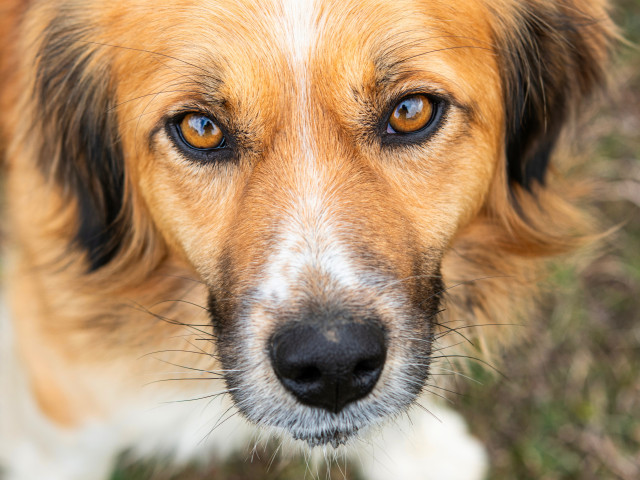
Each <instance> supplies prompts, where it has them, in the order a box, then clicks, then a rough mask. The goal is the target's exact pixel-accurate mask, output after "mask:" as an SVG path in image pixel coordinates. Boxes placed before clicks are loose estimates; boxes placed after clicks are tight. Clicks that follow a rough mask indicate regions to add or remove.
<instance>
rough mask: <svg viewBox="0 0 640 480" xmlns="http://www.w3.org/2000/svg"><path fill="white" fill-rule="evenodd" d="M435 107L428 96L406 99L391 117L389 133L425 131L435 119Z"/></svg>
mask: <svg viewBox="0 0 640 480" xmlns="http://www.w3.org/2000/svg"><path fill="white" fill-rule="evenodd" d="M433 112H434V105H433V102H431V100H429V98H428V97H427V96H426V95H412V96H410V97H406V98H404V99H403V100H401V101H400V103H398V105H396V108H395V109H394V110H393V113H392V114H391V116H390V117H389V126H388V127H387V132H388V133H412V132H417V131H418V130H421V129H423V128H424V127H426V126H427V125H428V124H429V123H431V119H432V117H433Z"/></svg>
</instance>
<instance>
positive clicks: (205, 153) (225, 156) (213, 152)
mask: <svg viewBox="0 0 640 480" xmlns="http://www.w3.org/2000/svg"><path fill="white" fill-rule="evenodd" d="M190 114H195V115H202V116H204V117H207V118H209V119H210V120H211V121H212V122H213V123H215V124H216V125H217V126H218V128H219V129H220V131H221V132H222V142H221V143H220V145H217V146H215V147H212V148H198V147H195V146H193V145H191V144H190V143H189V142H188V141H187V140H186V139H185V138H184V135H183V133H182V129H181V128H180V124H181V123H182V121H183V120H184V118H185V117H186V116H187V115H190ZM165 131H166V132H167V135H168V136H169V138H170V139H171V140H172V142H173V144H174V145H175V146H176V147H177V148H178V150H179V151H180V153H182V154H183V155H184V156H185V157H186V158H187V159H188V160H195V161H198V162H202V163H208V162H219V161H226V160H231V159H232V157H233V150H234V148H233V147H234V142H233V137H232V136H230V135H229V133H228V130H227V129H226V128H225V126H224V125H223V124H222V123H221V122H219V121H218V120H217V119H216V117H215V116H213V115H211V114H210V113H208V112H203V111H201V110H185V111H182V112H180V113H178V114H176V115H173V116H172V117H170V118H169V119H168V120H167V122H166V123H165Z"/></svg>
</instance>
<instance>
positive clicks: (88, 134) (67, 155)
mask: <svg viewBox="0 0 640 480" xmlns="http://www.w3.org/2000/svg"><path fill="white" fill-rule="evenodd" d="M86 29H87V27H83V26H80V25H74V24H73V22H72V20H70V18H69V17H62V15H61V16H60V17H59V18H56V19H55V20H54V21H53V22H51V24H50V25H49V26H48V28H47V29H46V31H45V33H44V37H43V41H42V44H41V48H40V50H39V54H38V67H37V77H36V91H35V98H36V102H37V104H36V108H37V109H38V110H37V113H36V115H35V117H36V118H37V120H36V122H38V125H37V126H36V128H35V131H37V132H42V140H41V141H42V144H41V145H40V151H39V158H38V161H39V166H40V168H41V170H42V171H43V172H44V174H45V175H47V177H49V178H53V179H54V180H55V181H56V182H57V183H58V184H59V185H60V186H61V187H62V189H63V191H64V193H65V194H68V195H69V196H70V197H74V198H75V199H76V200H77V202H78V229H77V232H76V235H75V241H76V243H77V245H78V246H80V247H82V248H84V249H85V250H86V251H87V254H88V259H89V262H90V270H91V271H93V270H96V269H98V268H100V267H102V266H104V265H105V264H107V263H108V262H109V261H110V260H111V259H112V258H113V257H114V255H115V254H116V253H117V251H118V248H119V246H120V244H121V241H122V236H123V230H122V228H121V226H120V222H119V219H120V218H121V216H122V215H123V211H122V210H123V204H124V161H123V152H122V148H121V145H120V141H119V135H118V124H117V119H116V114H115V110H114V109H113V107H114V100H113V98H114V96H113V94H112V91H111V90H110V85H109V79H110V76H109V66H108V65H105V64H104V62H101V61H99V60H98V59H97V58H96V57H97V55H96V48H97V47H96V46H95V45H94V44H91V43H89V42H87V41H85V40H84V38H83V37H84V36H85V34H86V33H87V32H86Z"/></svg>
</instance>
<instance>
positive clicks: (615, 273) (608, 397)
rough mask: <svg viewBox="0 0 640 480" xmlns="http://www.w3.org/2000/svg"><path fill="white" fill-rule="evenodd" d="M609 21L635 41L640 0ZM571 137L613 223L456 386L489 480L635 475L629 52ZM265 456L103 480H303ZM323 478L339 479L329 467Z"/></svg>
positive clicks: (634, 51)
mask: <svg viewBox="0 0 640 480" xmlns="http://www.w3.org/2000/svg"><path fill="white" fill-rule="evenodd" d="M613 14H614V18H615V20H616V22H617V24H618V25H619V26H620V27H621V29H622V31H623V34H624V35H625V37H626V39H628V40H629V41H630V42H632V43H633V44H634V45H640V0H618V1H617V2H616V7H615V11H614V12H613ZM579 140H580V149H579V150H580V151H583V152H588V156H585V161H584V162H580V165H578V166H575V167H574V168H572V169H571V170H572V171H571V174H572V175H576V177H578V178H581V177H585V178H596V179H602V180H604V182H602V185H600V186H599V187H598V189H597V195H596V197H597V198H595V206H596V207H597V209H598V210H599V211H600V213H601V216H602V217H603V218H604V219H605V221H606V222H607V224H608V225H609V226H613V225H622V228H621V229H620V230H619V231H618V232H617V233H615V234H613V235H612V236H610V237H609V238H607V239H606V240H605V242H604V245H603V246H601V248H600V249H599V251H598V253H597V254H595V253H594V254H591V255H590V256H589V259H588V260H583V261H575V262H573V263H571V262H570V263H569V264H567V262H565V261H563V262H557V263H555V264H554V265H553V266H552V275H551V278H550V279H549V281H548V282H547V283H546V285H545V294H544V296H543V301H542V302H541V303H542V305H543V312H542V313H543V314H542V315H540V316H539V317H537V319H536V320H535V321H534V322H531V323H530V324H529V325H528V326H527V335H526V336H527V340H526V341H525V342H524V343H523V344H521V345H518V347H517V348H513V349H512V350H511V351H508V352H506V353H505V355H504V361H503V363H502V366H501V367H500V369H501V371H502V372H504V373H505V375H506V376H507V378H502V377H498V378H497V377H496V376H495V375H491V374H490V373H489V372H487V371H485V370H483V369H482V368H480V367H478V366H474V367H473V368H472V372H473V375H474V377H475V378H476V379H477V380H479V382H480V383H474V382H466V383H463V382H459V383H458V384H457V386H456V389H457V391H459V392H460V393H461V394H462V395H460V396H458V397H456V398H455V399H454V402H455V408H456V409H458V410H459V411H461V412H462V414H463V415H464V416H465V417H466V418H467V420H468V422H469V424H470V428H471V429H472V431H473V432H474V434H475V435H477V436H478V437H479V438H480V439H481V440H482V441H483V442H484V444H485V445H486V447H487V448H488V450H489V454H490V457H491V463H492V467H491V471H490V473H489V477H488V478H489V479H491V480H502V479H505V480H506V479H520V480H527V479H532V480H533V479H536V480H556V479H563V480H564V479H566V480H569V479H576V480H577V479H580V480H589V479H599V480H603V479H622V480H638V479H640V161H639V160H638V159H639V158H640V51H639V50H638V48H637V47H633V46H626V47H624V46H623V47H621V48H620V49H619V54H618V56H617V60H616V62H615V65H614V67H613V74H612V88H611V93H610V95H609V97H608V98H607V99H606V100H605V101H604V102H602V106H601V107H600V109H599V110H598V112H597V114H595V115H594V116H593V118H592V119H591V120H590V121H589V122H588V123H586V124H585V125H583V126H582V127H581V131H580V136H579ZM270 460H271V455H270V454H269V453H268V452H267V453H265V454H263V455H261V458H260V459H254V461H253V462H249V461H246V454H243V455H241V456H238V457H237V458H235V459H232V460H230V461H229V462H227V463H226V464H224V465H218V466H217V467H214V468H215V469H214V470H201V469H199V468H197V467H193V468H191V469H187V470H185V471H184V472H181V473H180V474H168V473H164V469H163V468H162V467H161V466H160V465H159V464H155V465H148V464H146V465H141V464H137V465H125V464H124V463H123V464H122V465H121V467H120V468H119V469H118V470H117V471H116V472H115V473H114V476H113V478H112V480H169V479H171V480H196V479H197V480H201V479H203V478H212V479H213V478H215V479H216V480H258V479H260V480H263V479H280V480H294V479H295V480H300V479H302V478H305V471H306V467H305V465H304V463H303V462H297V461H291V462H279V461H275V462H274V464H273V465H271V466H270V465H269V464H270ZM323 477H325V475H324V474H323V475H322V477H321V478H323ZM306 478H311V476H310V475H309V473H308V472H307V473H306ZM327 478H334V479H342V478H345V477H344V475H343V473H342V472H341V471H340V470H339V469H337V468H336V469H335V471H332V472H330V476H328V475H327ZM347 478H350V479H356V478H357V474H355V473H352V472H349V473H348V475H347ZM443 480H446V479H443Z"/></svg>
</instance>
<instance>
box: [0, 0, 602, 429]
mask: <svg viewBox="0 0 640 480" xmlns="http://www.w3.org/2000/svg"><path fill="white" fill-rule="evenodd" d="M200 3H201V2H190V1H187V0H179V1H176V0H172V1H171V2H166V3H165V2H160V3H158V2H154V4H153V7H151V8H147V7H141V6H140V7H138V6H134V5H133V4H125V5H123V4H122V3H118V2H116V3H109V2H87V6H86V7H85V6H84V5H83V7H82V8H77V5H76V2H74V1H66V0H65V1H62V0H61V1H56V2H49V1H47V2H18V1H11V2H8V3H7V2H6V1H5V4H7V6H5V7H3V8H5V9H6V10H7V12H8V13H7V14H3V15H0V32H1V34H2V35H3V37H2V39H1V40H2V42H0V45H2V49H3V51H2V56H1V57H0V58H1V59H2V66H1V68H0V72H1V76H0V81H1V82H2V88H1V89H0V105H2V116H1V118H0V120H1V122H2V124H1V125H2V130H1V137H0V138H2V139H3V142H4V147H5V148H4V151H5V162H6V165H7V172H6V178H7V188H6V198H7V216H6V220H5V225H6V227H5V230H6V231H7V233H8V235H9V237H10V238H9V240H8V246H7V256H8V266H7V274H6V277H7V279H8V280H7V286H8V290H9V299H10V303H11V306H12V309H13V315H14V318H15V319H16V320H17V321H15V322H14V325H15V329H16V332H17V342H18V346H19V351H20V354H21V357H22V359H23V361H24V362H25V364H26V365H27V368H28V371H29V373H30V375H31V378H30V380H31V383H32V385H33V389H34V391H35V393H36V395H37V398H38V399H39V402H40V405H41V408H42V409H43V411H44V412H45V413H46V414H47V415H48V416H49V417H51V418H52V419H54V420H55V421H57V422H59V423H61V424H64V425H79V424H81V423H82V422H84V421H85V420H87V419H91V418H96V417H100V416H103V415H106V414H107V413H108V412H109V411H112V410H113V409H115V408H116V406H117V405H118V404H120V403H121V402H123V401H125V398H126V396H127V395H128V393H127V392H129V391H130V389H131V385H132V384H135V383H136V379H138V378H139V376H140V375H141V374H142V372H144V373H145V374H146V373H148V372H150V371H151V372H152V371H154V370H159V369H160V370H162V368H163V367H164V366H163V365H159V364H158V362H157V361H155V360H154V359H153V358H152V357H149V356H147V357H145V355H146V354H148V353H149V352H154V351H161V350H180V349H187V350H189V349H191V350H192V349H193V348H192V347H191V345H190V343H189V342H190V341H189V338H186V339H185V337H181V335H184V333H185V329H184V327H183V325H182V324H183V323H186V324H193V325H198V327H196V328H197V329H198V330H199V331H200V332H201V333H202V334H209V335H213V326H212V325H211V322H210V320H209V318H208V316H207V314H206V312H205V311H203V310H202V309H200V308H198V307H197V306H194V305H191V304H189V303H186V302H193V304H196V305H201V306H204V305H206V295H207V290H210V291H212V292H213V293H214V295H215V298H217V299H220V300H219V301H218V303H217V304H216V305H212V306H211V308H212V309H213V310H215V309H217V310H216V312H217V313H218V314H219V316H220V318H221V319H224V318H227V317H229V316H232V315H233V312H234V309H235V308H237V306H238V304H239V302H240V300H241V299H242V298H243V295H245V294H246V292H248V291H249V290H250V289H251V288H252V287H253V286H254V285H255V284H256V282H259V281H260V280H259V278H258V276H259V272H260V271H261V268H262V267H263V266H264V262H266V260H267V258H268V257H269V253H270V251H271V250H272V249H273V248H274V246H275V242H277V238H276V237H275V236H274V234H273V231H274V230H273V226H274V225H277V223H278V221H279V218H280V217H281V215H282V213H283V212H285V211H288V210H289V209H291V207H292V205H293V204H295V202H296V198H298V197H299V196H300V195H303V194H304V192H305V189H306V188H307V186H308V183H309V180H308V179H309V177H310V175H311V174H310V172H309V171H305V170H304V167H303V166H300V165H298V164H296V162H295V161H294V159H295V158H296V156H297V155H300V153H301V151H302V148H303V147H302V144H301V143H300V142H301V140H300V138H298V136H297V133H296V132H298V128H299V126H300V125H301V124H302V122H304V121H305V120H304V118H303V117H305V118H306V116H308V117H309V118H313V119H314V123H313V124H312V126H311V132H312V135H313V138H314V141H315V142H316V143H315V146H314V148H315V149H316V154H317V155H318V158H320V162H319V164H318V166H317V170H316V171H314V172H313V175H315V181H316V182H317V184H318V185H320V187H319V192H320V194H321V195H322V196H323V197H324V198H325V199H326V202H327V204H326V209H327V211H328V212H330V214H331V215H334V216H338V217H341V218H346V219H347V220H345V221H346V222H347V223H348V225H349V227H350V230H341V231H340V232H339V234H340V235H342V237H343V238H344V239H345V241H347V242H350V244H351V245H352V246H353V248H354V251H355V252H356V254H357V255H359V257H360V258H364V259H365V260H363V262H364V264H366V265H367V266H368V267H370V268H374V269H377V270H379V271H384V272H390V274H391V275H392V276H393V277H395V278H398V279H407V280H406V282H405V283H406V284H407V285H406V289H407V291H409V292H412V295H419V294H423V295H424V294H425V292H426V293H429V292H430V293H429V294H435V293H437V292H435V291H432V290H433V289H435V288H436V286H435V284H430V285H429V286H426V287H425V286H424V285H421V282H420V281H418V280H416V279H415V278H417V277H416V276H421V275H422V276H433V275H438V268H439V266H440V264H441V273H442V278H443V279H444V285H445V286H446V287H453V285H456V284H459V283H462V284H461V285H460V286H456V287H455V288H450V289H449V290H447V292H446V298H445V301H446V304H445V306H446V311H445V312H443V313H442V314H441V315H440V317H439V318H438V324H439V325H441V326H439V327H437V330H436V332H437V333H445V332H446V331H447V329H449V328H458V327H461V326H470V327H472V326H474V325H484V324H500V323H503V324H504V323H518V322H519V321H520V319H521V318H522V316H524V315H527V314H528V312H529V311H530V309H531V302H530V300H531V298H532V297H533V296H534V284H535V282H536V281H537V280H538V278H539V273H538V272H539V268H540V267H541V265H542V263H541V262H542V261H543V260H544V258H547V257H549V256H552V255H556V254H557V253H560V252H564V251H566V250H569V249H571V248H573V247H574V246H576V245H577V243H578V241H579V240H578V235H579V233H581V230H580V229H581V228H582V224H583V218H582V216H581V214H580V213H579V212H578V211H577V210H575V209H573V207H571V206H570V203H567V197H569V200H570V194H568V193H567V192H568V190H567V189H566V188H565V186H562V187H560V188H558V187H557V185H558V184H559V183H558V182H557V181H556V179H553V178H547V174H546V173H545V172H547V163H548V161H549V156H550V154H551V152H552V150H553V146H554V144H555V141H556V139H557V137H558V135H559V132H560V130H561V127H562V125H563V124H564V123H565V121H566V120H568V119H569V117H570V116H571V115H573V113H574V112H576V111H577V110H578V109H579V108H580V106H581V104H582V103H583V102H584V101H585V99H586V97H587V96H588V95H589V94H590V93H591V92H592V91H593V90H594V89H595V88H597V86H598V85H599V84H601V83H602V80H603V76H604V75H603V69H604V65H605V62H606V58H607V43H608V40H609V38H610V37H611V36H612V27H611V24H610V22H609V20H608V18H607V14H606V10H605V5H604V4H603V2H601V1H586V0H585V1H579V0H563V1H558V2H553V1H548V0H535V1H527V2H516V1H514V0H500V1H493V2H482V1H473V2H471V1H470V2H461V3H459V4H457V5H456V6H455V8H454V7H451V6H450V2H444V1H424V2H421V1H411V2H402V3H407V6H406V9H404V11H405V12H406V11H415V12H429V15H428V16H427V15H424V16H420V15H418V14H416V15H414V16H411V15H401V14H400V13H398V12H402V11H403V9H402V8H400V7H399V6H398V5H397V4H398V2H391V3H392V5H390V4H385V3H384V2H380V5H376V6H375V7H373V8H371V10H372V11H376V15H372V16H370V17H366V18H364V17H361V16H358V12H359V11H360V9H363V8H364V6H363V4H364V5H365V6H368V5H367V4H373V3H378V2H368V1H358V2H355V1H354V2H347V3H345V4H343V3H342V2H339V3H340V5H339V6H335V5H333V6H332V5H329V4H327V5H326V7H324V10H323V11H322V12H321V13H320V14H319V22H320V23H322V22H327V23H328V24H329V26H328V27H327V28H330V29H331V30H332V31H334V32H336V34H335V35H331V36H330V37H329V38H326V39H324V40H322V39H321V41H320V43H319V44H318V45H316V46H315V47H316V49H317V52H318V53H317V54H316V56H314V58H313V63H312V66H311V68H310V69H309V72H308V75H309V78H310V82H311V85H312V86H313V87H312V89H311V95H312V96H311V98H308V103H307V105H306V107H305V110H304V111H298V110H295V109H293V108H292V107H291V106H292V105H294V104H295V102H296V98H297V97H296V95H298V94H299V92H298V91H297V90H296V89H297V88H298V87H297V86H296V78H297V77H296V75H297V73H296V71H295V68H296V66H295V65H291V64H287V62H286V61H285V57H284V56H281V55H280V53H279V52H276V51H273V50H271V51H270V50H269V49H270V48H271V49H272V48H274V47H273V45H280V46H282V45H281V44H280V43H279V38H278V35H279V32H278V31H274V30H273V29H271V25H272V24H273V22H274V21H275V20H274V19H275V18H276V17H277V15H274V17H273V18H270V17H269V15H264V14H263V13H262V10H261V8H260V7H259V6H258V4H257V3H256V4H254V2H242V3H241V4H240V5H239V6H227V7H225V8H226V10H224V11H221V10H220V9H214V8H209V9H207V7H204V6H199V4H200ZM347 4H348V5H347ZM274 8H275V7H274ZM25 10H26V14H24V13H23V11H25ZM203 10H206V12H204V11H203ZM344 12H346V13H344ZM203 15H205V16H206V18H207V21H206V27H204V26H202V22H201V21H200V20H198V21H194V19H196V18H201V17H202V16H203ZM452 18H455V22H452V21H450V19H452ZM350 25H351V26H350ZM353 25H357V26H358V28H362V29H363V32H365V33H363V32H361V31H358V30H357V28H356V27H354V26H353ZM426 31H429V32H430V33H429V34H425V32H426ZM159 32H160V33H159ZM224 32H235V33H234V35H231V34H229V35H225V34H224ZM377 32H383V33H381V35H376V33H377ZM398 39H402V41H399V40H398ZM285 47H286V46H283V47H282V48H285ZM247 51H248V52H253V55H249V54H247V53H246V52H247ZM372 52H373V53H372ZM371 55H373V58H375V59H376V60H373V61H372V56H371ZM258 58H264V59H268V61H267V60H265V61H262V60H261V61H258V60H256V59H258ZM398 64H400V65H401V67H400V68H398ZM238 79H241V80H238ZM425 84H427V85H429V86H430V88H437V89H439V90H441V91H443V92H451V91H453V92H455V96H456V97H455V101H456V102H458V104H459V105H460V108H456V109H452V110H451V111H450V113H449V114H448V119H447V122H448V123H447V125H448V128H447V129H446V130H445V131H443V132H441V134H439V135H438V136H437V137H434V138H435V139H434V141H433V142H432V143H431V144H429V146H428V147H426V148H423V149H422V150H420V152H419V154H418V156H419V157H420V158H426V159H428V161H427V160H425V161H417V160H416V159H415V156H416V154H415V151H416V150H415V149H413V150H408V149H402V148H389V149H385V148H382V147H381V145H380V144H379V143H376V141H372V140H371V138H372V133H371V128H372V127H371V128H370V127H369V126H368V125H370V123H371V119H372V112H373V113H374V114H375V115H377V114H378V113H379V112H380V111H381V108H382V107H383V106H384V105H387V104H389V102H391V101H392V100H393V98H395V97H396V96H398V95H400V96H401V95H402V93H403V92H404V91H410V90H412V89H420V88H422V86H423V85H425ZM241 86H242V87H243V88H240V87H241ZM434 86H436V87H434ZM479 92H481V94H480V93H479ZM180 104H188V105H197V106H198V108H208V109H212V110H214V112H215V114H216V117H217V118H218V119H219V120H221V121H223V122H224V123H225V124H226V125H229V126H230V127H229V128H232V129H233V131H234V132H235V138H236V139H237V142H238V148H241V149H242V151H243V154H242V156H241V158H239V159H234V160H232V161H229V162H227V163H221V164H219V165H213V166H211V165H208V166H203V165H201V164H197V163H190V162H188V161H185V160H184V159H183V158H180V157H179V155H177V154H176V153H175V150H174V149H172V147H171V145H170V142H169V141H168V140H167V138H166V136H163V134H162V132H160V133H158V132H159V130H158V128H159V127H158V125H159V124H160V123H161V121H162V118H163V117H164V116H166V115H168V114H169V112H172V111H175V109H176V105H180ZM351 112H358V115H356V116H353V115H351ZM367 128H369V130H367ZM282 132H290V134H289V135H283V134H282ZM214 199H215V200H214ZM316 220H317V219H315V218H309V219H307V220H306V221H308V222H309V223H310V224H312V223H313V222H315V221H316ZM352 232H357V234H358V236H357V239H354V238H352V237H353V233H352ZM424 252H428V253H427V254H426V255H427V257H428V258H427V259H426V260H423V259H421V260H420V262H418V263H419V267H416V265H417V260H416V259H417V258H418V257H420V256H421V255H423V254H424ZM416 268H417V269H416ZM311 277H312V276H310V280H309V283H308V284H307V285H304V286H300V289H301V290H304V291H305V293H304V295H307V294H308V292H316V293H317V295H316V298H320V297H322V295H325V294H326V292H327V288H328V287H327V282H330V279H326V278H323V277H322V276H319V277H317V278H314V279H313V280H311ZM422 288H426V290H424V289H423V290H421V289H422ZM429 289H432V290H429ZM301 295H302V293H301ZM169 300H180V301H181V302H180V303H178V302H171V301H169ZM325 300H326V299H325ZM329 300H331V299H329ZM329 300H327V301H329ZM182 301H184V302H182ZM358 301H363V302H365V303H366V301H367V299H366V298H365V299H364V300H358ZM221 321H222V320H221ZM272 321H273V320H272ZM267 323H268V322H267ZM442 325H445V326H444V327H442ZM269 328H271V327H268V325H265V327H264V331H265V335H267V334H268V332H269V331H270V330H269ZM511 331H512V330H510V329H505V328H497V327H496V328H479V329H478V331H477V332H474V333H475V334H477V335H478V336H480V337H481V338H482V340H481V341H482V342H483V345H484V344H487V345H489V344H491V343H493V342H494V340H496V339H502V340H504V341H508V337H509V335H510V333H511ZM192 333H195V334H197V332H192ZM167 358H169V361H173V362H175V363H176V364H179V365H189V366H190V367H193V368H206V369H210V368H214V367H215V365H217V364H218V361H217V359H216V357H215V355H213V356H211V357H208V356H197V355H189V354H186V353H179V352H176V353H171V354H169V357H167ZM132 379H134V380H132ZM152 388H154V387H152ZM155 388H158V389H163V388H187V387H186V386H185V385H182V384H181V385H179V386H178V387H176V386H174V385H171V386H170V385H165V384H162V385H160V386H157V387H155Z"/></svg>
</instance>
